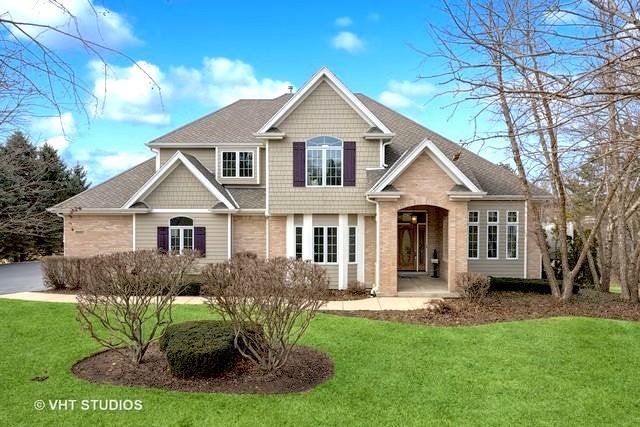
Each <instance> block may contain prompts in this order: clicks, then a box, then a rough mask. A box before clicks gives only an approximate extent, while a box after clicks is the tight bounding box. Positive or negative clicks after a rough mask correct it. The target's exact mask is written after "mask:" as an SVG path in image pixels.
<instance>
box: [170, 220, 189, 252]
mask: <svg viewBox="0 0 640 427" xmlns="http://www.w3.org/2000/svg"><path fill="white" fill-rule="evenodd" d="M185 249H187V250H189V249H191V250H192V249H193V220H192V219H191V218H187V217H186V216H177V217H174V218H171V219H170V220H169V250H170V251H172V252H173V251H175V252H179V253H181V254H182V253H183V252H184V250H185Z"/></svg>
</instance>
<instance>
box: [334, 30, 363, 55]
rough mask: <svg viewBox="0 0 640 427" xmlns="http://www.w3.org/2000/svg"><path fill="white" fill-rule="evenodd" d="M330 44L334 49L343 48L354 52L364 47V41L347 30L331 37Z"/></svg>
mask: <svg viewBox="0 0 640 427" xmlns="http://www.w3.org/2000/svg"><path fill="white" fill-rule="evenodd" d="M331 44H333V47H335V48H336V49H343V50H346V51H347V52H350V53H356V52H359V51H361V50H362V49H364V41H362V39H360V38H359V37H358V36H357V35H355V34H354V33H352V32H349V31H341V32H339V33H338V34H337V35H336V36H335V37H334V38H333V39H331Z"/></svg>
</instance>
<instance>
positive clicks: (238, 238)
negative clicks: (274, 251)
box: [233, 215, 266, 257]
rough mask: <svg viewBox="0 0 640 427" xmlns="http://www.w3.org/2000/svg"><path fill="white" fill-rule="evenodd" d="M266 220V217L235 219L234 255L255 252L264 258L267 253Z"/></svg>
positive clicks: (240, 217)
mask: <svg viewBox="0 0 640 427" xmlns="http://www.w3.org/2000/svg"><path fill="white" fill-rule="evenodd" d="M265 225H266V219H265V217H264V215H255V216H234V217H233V253H234V254H237V253H239V252H253V253H254V254H256V255H258V256H259V257H264V256H265V252H266V227H265Z"/></svg>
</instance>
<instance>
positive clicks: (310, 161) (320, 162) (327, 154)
mask: <svg viewBox="0 0 640 427" xmlns="http://www.w3.org/2000/svg"><path fill="white" fill-rule="evenodd" d="M342 148H343V143H342V140H341V139H338V138H334V137H332V136H317V137H315V138H311V139H309V140H307V142H306V165H307V173H306V175H307V186H309V187H311V186H314V187H318V186H321V187H340V186H342Z"/></svg>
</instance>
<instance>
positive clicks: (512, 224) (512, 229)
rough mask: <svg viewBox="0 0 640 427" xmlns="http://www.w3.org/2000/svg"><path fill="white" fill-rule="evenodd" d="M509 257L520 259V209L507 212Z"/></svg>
mask: <svg viewBox="0 0 640 427" xmlns="http://www.w3.org/2000/svg"><path fill="white" fill-rule="evenodd" d="M507 259H518V211H508V212H507Z"/></svg>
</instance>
